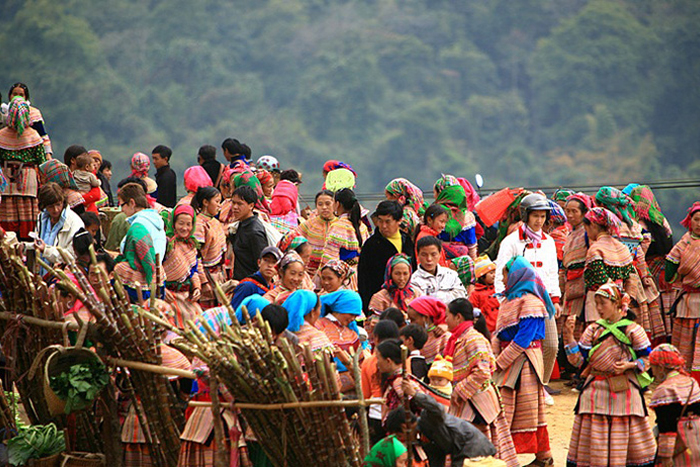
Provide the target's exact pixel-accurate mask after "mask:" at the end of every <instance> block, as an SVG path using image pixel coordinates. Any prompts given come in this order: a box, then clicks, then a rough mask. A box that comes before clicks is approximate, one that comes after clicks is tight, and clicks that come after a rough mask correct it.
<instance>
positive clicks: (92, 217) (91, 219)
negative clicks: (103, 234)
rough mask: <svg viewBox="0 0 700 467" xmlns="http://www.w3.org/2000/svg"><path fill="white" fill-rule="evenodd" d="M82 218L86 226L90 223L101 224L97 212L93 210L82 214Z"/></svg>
mask: <svg viewBox="0 0 700 467" xmlns="http://www.w3.org/2000/svg"><path fill="white" fill-rule="evenodd" d="M80 219H81V220H82V221H83V224H85V227H87V226H89V225H95V224H96V225H100V218H99V216H98V215H97V214H95V213H94V212H92V211H86V212H84V213H82V214H81V215H80Z"/></svg>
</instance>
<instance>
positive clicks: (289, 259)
mask: <svg viewBox="0 0 700 467" xmlns="http://www.w3.org/2000/svg"><path fill="white" fill-rule="evenodd" d="M292 263H299V264H301V265H302V266H303V265H304V260H303V259H301V256H299V253H297V252H296V251H294V250H289V251H288V252H287V253H285V254H284V256H283V257H282V259H281V260H280V262H279V263H277V269H278V270H280V271H281V270H282V269H285V268H286V267H287V266H289V265H290V264H292Z"/></svg>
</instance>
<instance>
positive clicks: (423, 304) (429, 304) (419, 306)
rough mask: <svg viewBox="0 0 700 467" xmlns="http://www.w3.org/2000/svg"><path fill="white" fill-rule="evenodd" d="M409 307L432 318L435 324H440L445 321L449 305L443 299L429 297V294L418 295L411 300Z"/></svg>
mask: <svg viewBox="0 0 700 467" xmlns="http://www.w3.org/2000/svg"><path fill="white" fill-rule="evenodd" d="M409 308H413V309H414V310H416V312H418V313H420V314H421V315H423V316H427V317H429V318H432V320H433V324H436V325H438V324H442V323H444V322H445V311H446V310H447V307H446V306H445V304H444V303H442V301H440V300H438V299H437V298H435V297H429V296H427V295H423V296H422V297H418V298H416V299H415V300H413V301H412V302H411V304H410V305H409Z"/></svg>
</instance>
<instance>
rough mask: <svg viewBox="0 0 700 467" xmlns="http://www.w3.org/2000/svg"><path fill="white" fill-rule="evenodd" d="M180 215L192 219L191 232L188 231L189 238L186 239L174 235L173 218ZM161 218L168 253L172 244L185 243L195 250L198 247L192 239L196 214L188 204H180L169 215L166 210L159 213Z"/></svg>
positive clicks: (193, 238) (196, 242)
mask: <svg viewBox="0 0 700 467" xmlns="http://www.w3.org/2000/svg"><path fill="white" fill-rule="evenodd" d="M180 214H187V215H188V216H190V217H191V218H192V230H191V231H190V236H189V237H187V238H179V237H177V236H176V235H175V218H176V217H177V216H179V215H180ZM161 217H162V218H163V222H164V224H165V236H166V237H168V251H169V250H170V249H171V248H172V243H173V242H176V241H178V242H186V243H190V244H191V245H192V246H194V247H195V248H198V247H199V242H198V241H197V239H196V238H195V237H194V231H195V229H196V227H197V214H196V213H195V212H194V209H193V208H192V206H191V205H189V204H181V205H179V206H176V207H175V209H173V210H172V211H171V212H170V213H168V212H167V211H166V210H163V212H161Z"/></svg>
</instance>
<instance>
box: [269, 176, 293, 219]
mask: <svg viewBox="0 0 700 467" xmlns="http://www.w3.org/2000/svg"><path fill="white" fill-rule="evenodd" d="M298 196H299V189H298V188H297V186H296V185H295V184H294V183H292V182H290V181H289V180H281V181H280V182H279V183H278V184H277V186H276V187H275V191H273V192H272V201H271V202H270V214H272V215H273V216H284V215H285V214H287V213H289V212H290V211H293V210H294V209H295V208H296V205H297V198H298Z"/></svg>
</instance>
